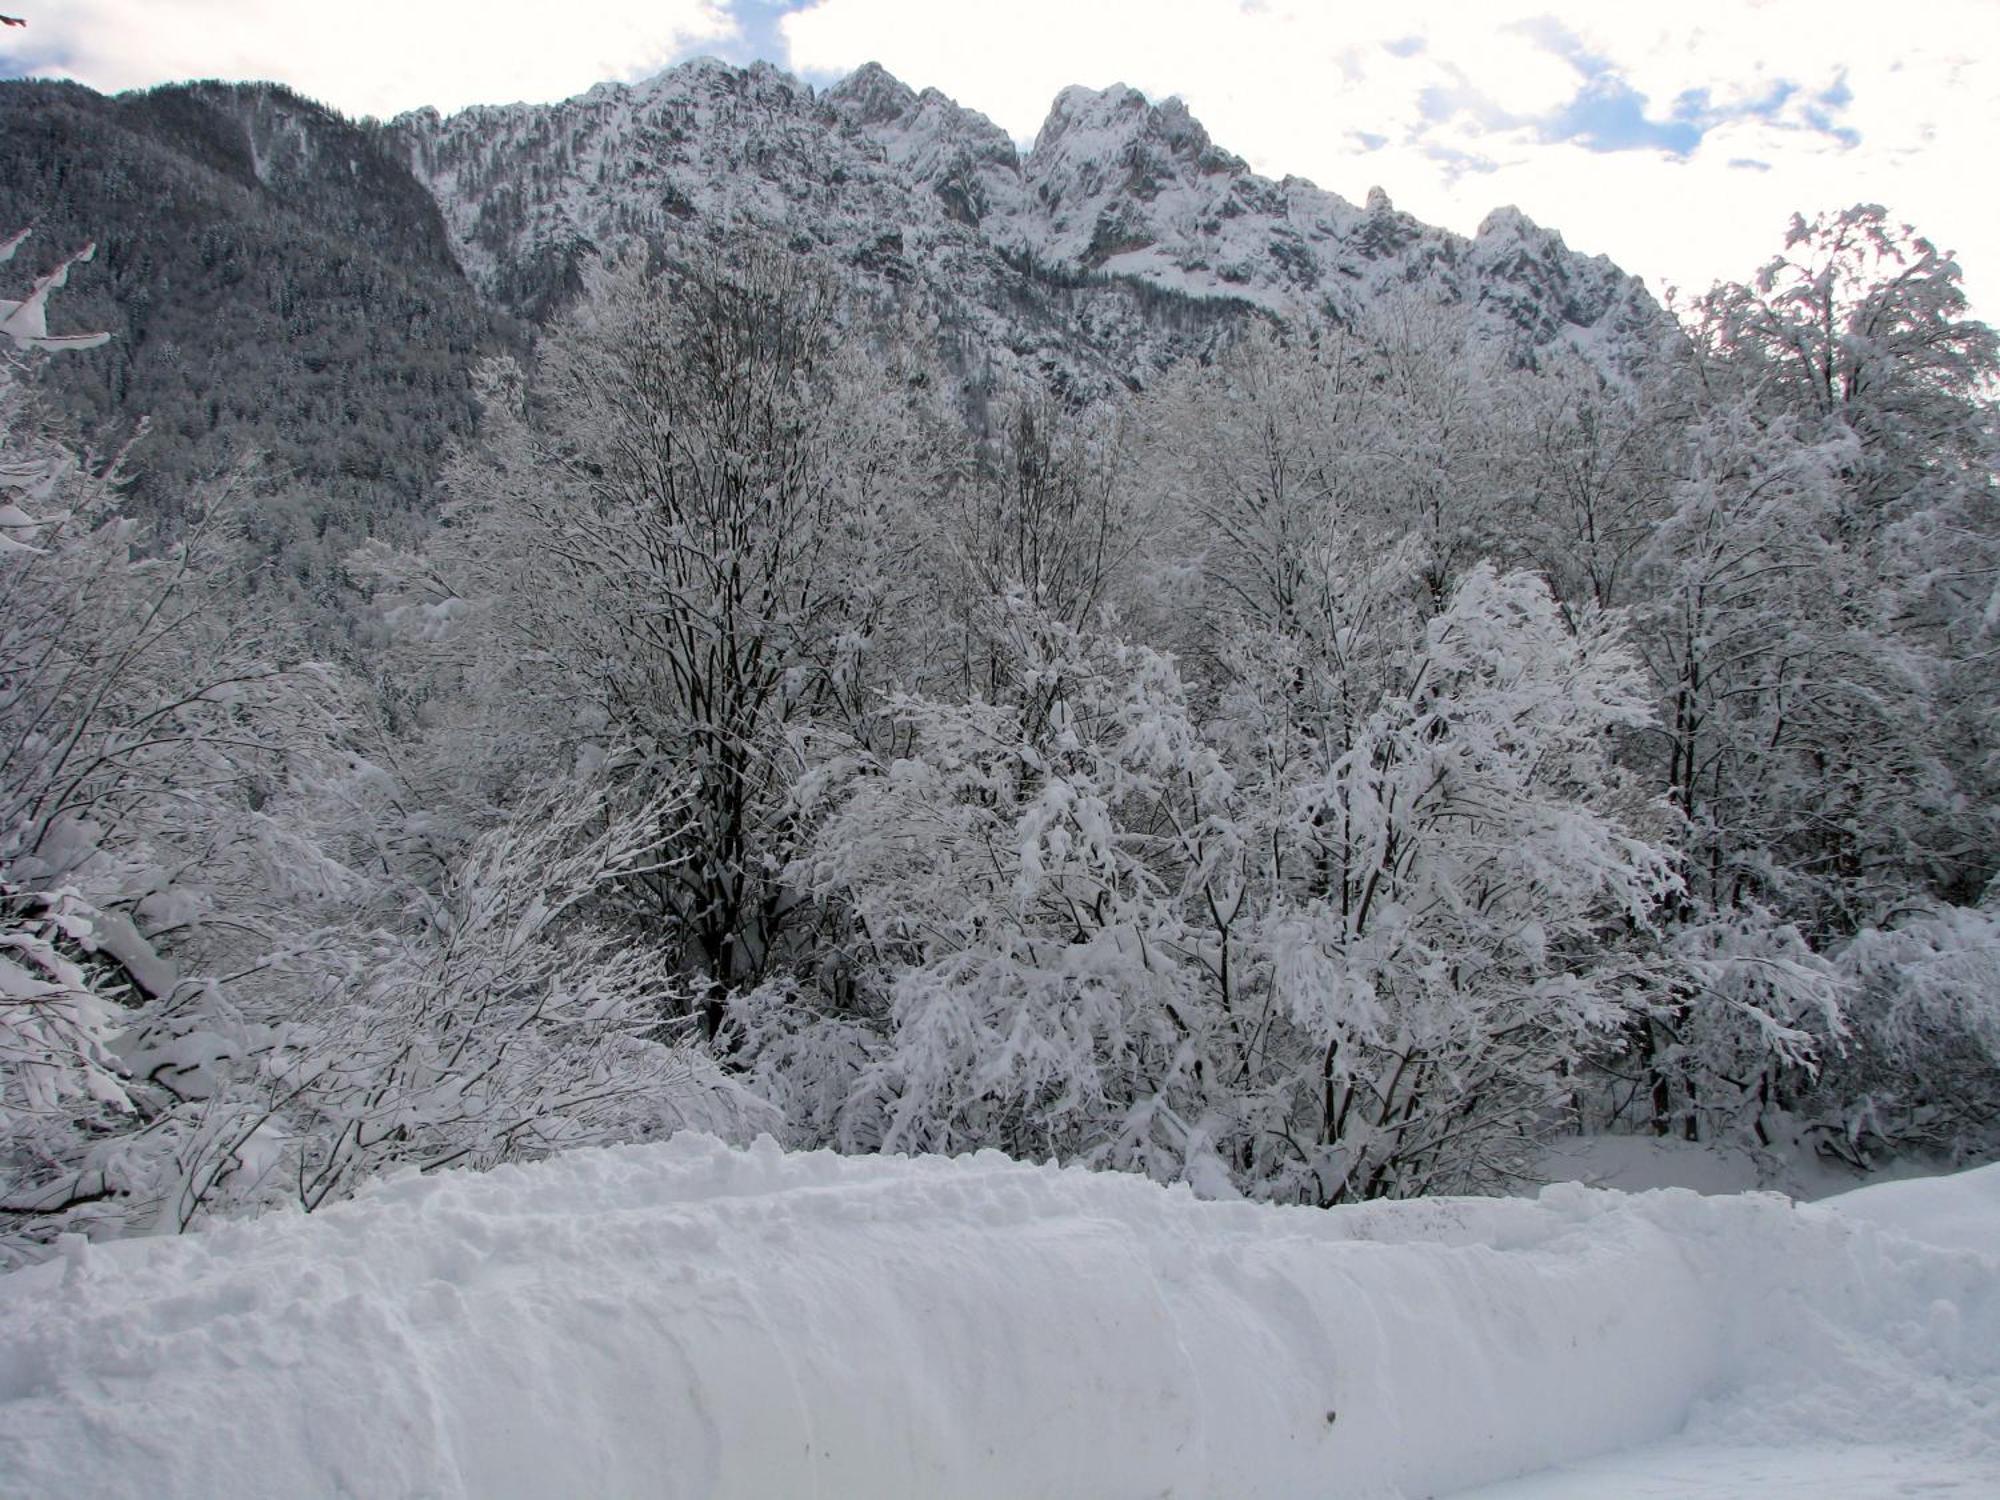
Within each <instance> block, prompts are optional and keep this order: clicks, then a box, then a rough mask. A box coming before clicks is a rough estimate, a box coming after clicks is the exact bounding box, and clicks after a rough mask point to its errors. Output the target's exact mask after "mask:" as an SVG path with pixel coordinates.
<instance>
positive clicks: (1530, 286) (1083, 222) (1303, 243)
mask: <svg viewBox="0 0 2000 1500" xmlns="http://www.w3.org/2000/svg"><path fill="white" fill-rule="evenodd" d="M392 130H393V132H394V134H395V135H396V136H397V137H398V138H399V139H400V140H401V141H402V142H403V143H404V145H405V149H407V151H408V153H409V159H410V163H411V166H412V168H413V170H414V171H415V172H416V173H417V175H418V176H419V177H420V178H421V179H422V180H423V181H424V182H425V183H426V184H428V186H429V187H430V189H431V191H432V192H433V193H434V194H435V196H436V197H437V200H438V202H439V205H440V207H441V208H442V209H443V212H444V216H445V221H446V224H447V225H448V226H449V229H450V232H451V235H452V237H453V241H454V243H455V244H456V246H457V247H458V250H459V254H460V259H461V262H462V263H463V264H464V265H465V266H466V268H467V270H468V272H469V274H471V276H472V277H473V279H474V280H475V282H477V283H478V284H479V285H480V286H481V287H482V289H483V290H485V291H486V292H487V293H488V295H490V296H492V297H493V298H494V299H495V300H496V301H498V302H499V303H501V304H502V305H503V306H506V307H508V308H509V309H510V310H512V311H515V312H518V313H522V314H524V315H528V316H534V315H536V314H537V313H539V312H541V311H542V310H543V309H545V308H546V307H547V306H549V305H550V304H551V303H552V302H553V301H554V300H556V299H559V297H560V296H561V294H562V291H563V288H564V287H565V286H566V285H567V284H568V281H569V278H570V276H571V275H572V274H573V268H574V265H575V262H576V259H577V257H578V256H579V255H581V254H583V253H586V252H588V251H590V250H593V249H601V248H605V247H608V246H610V245H613V244H616V243H618V242H620V241H622V240H625V239H628V238H631V237H635V236H636V237H643V238H646V239H649V240H652V241H654V242H656V243H669V244H670V243H672V242H674V241H676V240H681V239H685V238H689V237H698V236H700V235H702V234H704V233H708V234H719V233H724V232H727V230H728V229H729V227H730V226H733V225H735V224H737V223H739V222H740V221H742V220H743V219H745V218H750V219H754V220H757V221H759V222H761V223H763V224H765V225H768V226H770V227H772V228H774V229H776V230H777V231H779V232H781V233H784V234H788V235H791V236H793V237H794V238H795V239H796V240H797V241H798V242H799V243H801V244H802V245H806V244H809V245H812V246H814V247H816V248H818V249H819V250H821V251H822V252H825V253H827V254H829V255H831V256H832V257H833V258H835V259H836V260H838V261H840V262H841V263H843V264H844V265H846V266H847V267H848V268H849V270H850V272H851V274H852V275H853V276H854V278H855V280H856V281H857V283H859V284H860V285H862V286H865V287H867V288H868V289H869V291H870V292H871V294H872V295H874V296H875V297H877V298H879V299H880V300H882V301H883V302H884V303H885V305H895V306H899V307H914V308H915V309H916V310H918V311H919V312H921V313H923V314H926V315H929V316H933V317H935V318H937V319H938V320H939V321H940V322H941V323H942V324H943V326H944V327H945V329H946V330H948V333H949V335H950V336H952V337H957V338H960V339H963V340H966V341H968V342H969V343H970V344H971V346H972V347H974V348H977V349H979V350H981V351H982V352H984V353H986V354H987V355H989V356H990V357H991V358H993V359H994V360H995V361H996V362H997V363H998V364H1000V365H1002V366H1010V367H1012V370H1013V372H1014V373H1018V374H1028V375H1035V376H1039V377H1040V378H1043V379H1053V380H1054V382H1055V383H1056V384H1058V385H1060V386H1064V387H1068V388H1072V389H1075V390H1078V391H1079V392H1082V393H1090V392H1092V391H1093V390H1094V389H1095V388H1101V387H1105V386H1108V385H1111V384H1115V383H1117V382H1119V381H1125V382H1128V383H1129V382H1131V381H1134V380H1143V379H1144V378H1145V377H1146V376H1147V375H1149V374H1150V373H1152V372H1154V371H1156V370H1158V369H1159V368H1160V367H1162V366H1163V365H1164V364H1166V363H1169V362H1171V361H1172V360H1174V359H1178V358H1183V357H1187V356H1190V355H1194V356H1199V355H1200V354H1202V353H1204V352H1206V351H1207V349H1208V348H1209V347H1210V346H1211V345H1212V343H1213V341H1214V339H1215V338H1216V337H1217V335H1218V333H1220V332H1222V331H1224V329H1225V328H1226V327H1227V326H1230V325H1233V324H1234V323H1235V322H1238V321H1240V319H1241V318H1242V317H1243V316H1246V315H1249V314H1252V313H1262V314H1268V315H1271V316H1275V317H1277V318H1280V319H1284V320H1291V319H1296V318H1298V317H1300V316H1302V315H1316V316H1320V317H1325V318H1328V319H1331V320H1333V321H1336V322H1352V321H1354V320H1356V319H1357V318H1359V317H1360V316H1362V315H1363V313H1364V312H1365V310H1366V309H1367V308H1368V307H1369V306H1370V305H1371V304H1374V303H1378V302H1379V301H1380V300H1381V299H1382V298H1384V297H1385V296H1389V295H1392V294H1403V293H1408V294H1412V295H1415V296H1417V297H1419V298H1422V299H1426V300H1429V301H1432V302H1436V303H1439V304H1448V305H1459V306H1464V307H1466V308H1467V309H1468V310H1469V312H1470V316H1471V319H1472V323H1473V326H1474V328H1475V330H1476V331H1477V332H1479V333H1480V334H1481V335H1483V336H1485V337H1487V338H1490V339H1493V340H1496V341H1499V342H1501V343H1503V344H1504V345H1506V346H1507V347H1508V348H1509V349H1510V351H1513V352H1516V353H1518V354H1523V355H1525V354H1527V353H1529V352H1530V351H1532V350H1535V349H1537V348H1541V347H1544V346H1548V345H1551V344H1557V343H1562V344H1568V345H1571V346H1575V347H1579V348H1582V349H1585V350H1587V351H1589V352H1591V353H1592V354H1593V356H1594V357H1596V358H1598V359H1600V360H1602V361H1603V362H1605V363H1607V364H1609V365H1613V366H1619V365H1625V364H1629V363H1630V362H1632V361H1633V360H1635V359H1638V358H1640V357H1642V351H1643V350H1645V349H1646V348H1648V347H1650V345H1651V343H1652V341H1653V340H1654V339H1655V338H1656V337H1657V333H1658V330H1659V328H1660V326H1661V321H1660V320H1661V313H1660V311H1659V308H1658V306H1657V305H1656V304H1655V303H1654V301H1653V300H1652V298H1651V297H1650V296H1649V295H1648V294H1647V293H1646V291H1645V289H1644V287H1643V286H1642V285H1641V284H1640V283H1639V282H1638V281H1637V280H1636V279H1634V278H1632V277H1630V276H1627V275H1625V274H1624V273H1623V272H1621V271H1620V270H1619V269H1618V268H1617V267H1616V266H1614V265H1613V264H1611V262H1610V261H1608V260H1606V259H1604V258H1602V257H1586V256H1581V255H1578V254H1576V253H1574V252H1572V251H1570V250H1569V249H1568V248H1567V247H1566V246H1565V245H1564V244H1563V242H1562V239H1561V237H1560V236H1559V235H1557V234H1555V233H1553V232H1551V231H1549V230H1545V229H1542V228H1540V227H1538V226H1536V225H1535V224H1533V223H1532V222H1530V221H1529V220H1528V219H1527V218H1526V217H1525V216H1523V215H1521V214H1520V213H1519V212H1518V211H1516V210H1513V209H1502V210H1499V211H1497V212H1495V213H1494V214H1493V215H1491V216H1489V218H1488V219H1487V220H1486V222H1485V223H1484V224H1483V225H1481V227H1480V230H1479V233H1478V234H1477V235H1476V236H1474V237H1473V238H1472V239H1470V240H1468V239H1465V238H1464V237H1462V236H1458V235H1454V234H1451V233H1449V232H1447V231H1444V230H1440V229H1435V228H1432V227H1429V226H1427V225H1424V224H1421V223H1419V222H1418V221H1417V220H1415V219H1414V218H1412V217H1410V216H1409V215H1408V214H1404V213H1399V212H1397V211H1396V209H1395V208H1394V207H1393V206H1392V205H1391V203H1390V202H1389V199H1388V198H1387V196H1386V195H1385V194H1382V193H1380V192H1379V191H1378V192H1376V193H1373V194H1371V195H1370V197H1369V201H1368V203H1367V204H1366V205H1364V206H1361V207H1356V206H1355V205H1354V204H1352V203H1349V202H1348V201H1347V200H1345V199H1343V198H1341V197H1340V196H1338V195H1337V194H1334V193H1330V192H1326V191H1324V190H1322V189H1320V188H1317V187H1315V186H1313V184H1311V183H1309V182H1306V181H1304V180H1303V179H1299V178H1286V179H1284V180H1283V181H1282V182H1272V181H1270V180H1269V179H1267V178H1263V177H1260V176H1258V175H1257V174H1256V173H1254V172H1252V171H1251V170H1250V169H1249V168H1248V166H1246V165H1245V163H1244V162H1243V161H1242V160H1241V159H1240V158H1239V157H1236V156H1233V155H1231V154H1229V153H1228V152H1227V151H1224V150H1222V149H1220V148H1219V147H1217V146H1216V145H1215V144H1214V143H1213V142H1212V141H1211V140H1210V139H1209V137H1208V133H1207V132H1206V131H1205V130H1203V128H1202V127H1201V125H1200V124H1199V122H1197V121H1196V120H1195V119H1194V118H1193V116H1192V115H1190V114H1189V113H1188V111H1187V109H1186V107H1185V106H1184V105H1182V104H1181V103H1180V102H1179V101H1178V100H1168V101H1167V102H1165V103H1162V104H1153V103H1150V102H1148V101H1147V100H1146V99H1145V97H1144V96H1142V95H1141V94H1139V93H1137V92H1135V91H1134V90H1132V89H1129V88H1125V87H1122V86H1117V87H1113V88H1109V89H1105V90H1102V91H1094V90H1090V89H1084V88H1071V89H1066V90H1064V91H1063V93H1062V94H1061V95H1059V96H1058V97H1057V99H1056V101H1055V104H1054V107H1053V108H1052V110H1051V111H1050V114H1049V117H1048V120H1047V122H1046V123H1045V124H1044V125H1043V126H1042V129H1041V132H1040V134H1039V135H1038V136H1037V137H1036V139H1035V142H1034V145H1033V147H1032V149H1031V150H1029V151H1028V152H1026V153H1025V154H1022V153H1020V152H1018V151H1017V150H1016V149H1015V146H1014V143H1013V142H1012V141H1011V140H1010V139H1009V138H1008V137H1007V135H1006V133H1005V132H1004V131H1002V130H1001V129H1000V127H999V126H997V125H995V124H994V123H993V122H992V121H990V120H988V119H987V118H986V117H985V116H983V115H980V114H978V113H976V112H975V111H972V110H968V109H964V108H962V107H961V106H959V105H957V104H955V103H954V102H953V101H951V100H950V99H948V98H946V97H945V96H944V95H942V94H940V93H939V92H937V91H936V90H935V89H927V90H924V91H923V92H921V93H919V92H917V91H916V90H913V89H911V88H910V87H908V86H907V85H905V84H903V83H901V82H899V81H898V80H896V79H895V78H893V77H891V76H890V75H889V74H888V73H887V72H886V71H884V70H883V69H882V68H881V67H879V66H877V65H875V64H870V65H868V66H866V67H864V68H862V69H860V70H859V71H858V72H856V73H854V74H853V75H852V76H851V77H849V78H847V79H846V80H844V81H843V82H841V83H840V84H838V85H836V86H835V87H833V88H831V89H828V90H826V91H825V92H824V93H816V92H815V91H814V90H813V89H811V88H810V87H808V86H806V85H805V84H802V83H800V82H799V81H798V80H796V79H794V78H791V77H789V76H788V75H786V74H784V73H782V72H780V71H778V70H777V69H775V68H773V67H771V66H769V65H768V64H763V63H759V64H755V65H753V66H751V67H750V68H747V69H736V68H732V67H729V66H727V65H725V64H723V63H719V62H714V61H712V60H703V61H697V62H693V63H688V64H685V65H683V66H681V67H679V68H675V69H673V70H671V71H669V72H666V73H662V74H661V75H659V76H658V77H656V78H653V79H651V80H649V81H647V82H644V83H640V84H636V85H631V86H624V85H614V84H607V85H601V86H599V87H598V88H595V89H592V90H591V91H590V92H589V93H587V94H584V95H582V96H580V97H578V98H576V99H571V100H567V101H565V102H563V103H561V104H555V105H548V106H532V105H515V106H509V107H506V108H478V109H471V110H466V111H464V112H462V113H460V114H456V115H453V116H451V117H449V118H445V117H441V116H439V115H438V114H436V113H435V112H433V111H424V112H420V113H417V114H413V115H406V116H403V117H402V118H400V119H398V120H397V121H395V122H394V124H393V126H392ZM1051 291H1060V292H1064V293H1067V294H1068V295H1067V296H1065V297H1061V298H1054V299H1051V298H1049V296H1048V294H1049V293H1050V292H1051ZM1042 304H1046V305H1042ZM1031 309H1032V310H1033V311H1034V312H1038V313H1040V314H1041V316H1033V315H1025V314H1028V313H1029V311H1030V310H1031Z"/></svg>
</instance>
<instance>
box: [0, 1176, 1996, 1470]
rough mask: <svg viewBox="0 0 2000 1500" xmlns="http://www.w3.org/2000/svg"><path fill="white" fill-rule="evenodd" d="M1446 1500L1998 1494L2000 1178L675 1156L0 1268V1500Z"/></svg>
mask: <svg viewBox="0 0 2000 1500" xmlns="http://www.w3.org/2000/svg"><path fill="white" fill-rule="evenodd" d="M1605 1455H1608V1456H1605ZM1522 1475H1528V1476H1532V1477H1529V1478H1526V1479H1520V1478H1515V1477H1514V1476H1522ZM1509 1480H1512V1482H1505V1483H1503V1482H1502V1481H1509ZM1482 1484H1484V1485H1491V1486H1494V1487H1493V1488H1490V1489H1487V1490H1485V1491H1482V1492H1481V1493H1482V1494H1484V1495H1485V1496H1486V1497H1487V1500H1501V1497H1506V1500H1528V1497H1550V1496H1559V1497H1578V1496H1593V1497H1596V1496H1607V1495H1610V1496H1644V1495H1674V1496H1703V1497H1706V1496H1719V1495H1758V1496H1788V1495H1801V1496H1803V1495H1812V1496H1815V1497H1825V1496H1850V1497H1854V1496H1889V1495H1904V1494H1916V1493H1926V1494H1935V1493H1952V1492H1954V1489H1955V1492H1956V1493H1960V1494H1964V1495H1968V1496H1969V1495H1974V1494H1980V1495H1992V1494H2000V1168H1988V1169H1984V1170H1981V1171H1977V1172H1970V1173H1964V1174H1961V1175H1959V1176H1957V1177H1954V1178H1950V1179H1938V1180H1931V1181H1924V1182H1912V1183H1893V1184H1887V1185H1884V1186H1880V1187H1873V1188H1868V1189H1864V1190H1862V1191H1860V1192H1857V1193H1854V1194H1850V1195H1848V1196H1846V1197H1845V1198H1842V1199H1839V1200H1835V1201H1834V1202H1833V1203H1832V1204H1831V1205H1828V1206H1800V1207H1795V1206H1793V1205H1792V1204H1791V1203H1790V1202H1788V1201H1786V1200H1785V1199H1783V1198H1779V1197H1775V1196H1766V1195H1749V1196H1736V1197H1706V1198H1704V1197H1698V1196H1696V1195H1695V1194H1693V1193H1689V1192H1678V1191H1676V1192H1657V1193H1647V1194H1641V1195H1633V1196H1626V1195H1622V1194H1619V1193H1615V1192H1603V1191H1595V1190H1591V1189H1586V1188H1582V1187H1577V1186H1559V1187H1553V1188H1550V1189H1548V1190H1546V1191H1544V1193H1543V1194H1542V1195H1541V1197H1540V1198H1539V1199H1538V1200H1529V1199H1502V1200H1464V1199H1460V1200H1440V1201H1432V1202H1425V1203H1415V1204H1403V1205H1385V1206H1376V1207H1368V1208H1357V1209H1350V1210H1342V1211H1336V1212H1331V1213H1321V1212H1316V1211H1311V1210H1302V1209H1270V1208H1259V1207H1253V1206H1249V1205H1244V1204H1212V1203H1201V1202H1197V1201H1196V1200H1195V1199H1194V1198H1193V1197H1191V1196H1190V1195H1188V1194H1187V1193H1186V1192H1185V1191H1182V1190H1173V1191H1169V1190H1163V1189H1160V1188H1157V1187H1154V1186H1152V1185H1150V1184H1148V1183H1146V1182H1143V1181H1139V1180H1136V1179H1132V1178H1125V1177H1111V1176H1093V1175H1089V1174H1086V1173H1083V1172H1078V1171H1065V1170H1058V1169H1054V1168H1044V1167H1035V1166H1026V1165H1021V1164H1018V1163H1014V1162H1010V1161H1007V1160H1005V1159H1003V1158H1000V1157H997V1156H981V1157H976V1158H971V1159H967V1160H960V1161H944V1160H938V1159H922V1160H914V1161H910V1160H899V1159H881V1158H839V1157H834V1156H829V1155H824V1154H814V1155H788V1154H786V1153H783V1152H781V1151H779V1150H778V1149H776V1148H775V1147H772V1146H770V1145H769V1144H768V1143H764V1144H763V1145H761V1146H760V1147H757V1148H752V1149H751V1150H749V1151H734V1150H731V1149H729V1148H727V1147H724V1146H722V1145H721V1144H719V1143H717V1142H714V1141H712V1140H709V1139H707V1138H705V1137H698V1136H683V1137H680V1138H677V1139H676V1140H674V1141H672V1142H670V1143H668V1144H666V1145H664V1146H655V1147H633V1148H624V1149H618V1150H610V1151H593V1152H581V1153H577V1154H575V1155H572V1156H569V1157H565V1158H562V1159H559V1160H556V1161H551V1162H548V1163H544V1164H542V1165H539V1166H536V1167H532V1168H522V1169H512V1168H509V1169H503V1170H499V1171H495V1172H492V1173H489V1174H486V1175H471V1174H444V1175H440V1176H436V1177H431V1178H415V1177H411V1178H405V1179H402V1180H398V1181H392V1182H388V1183H384V1184H382V1185H379V1186H377V1187H375V1188H373V1189H372V1190H370V1191H368V1192H366V1193H364V1194H363V1195H362V1197H361V1198H360V1199H359V1200H357V1201H355V1202H353V1203H351V1204H347V1205H344V1206H341V1207H338V1208H335V1209H331V1210H329V1211H326V1212H324V1213H321V1214H319V1215H316V1216H314V1217H312V1218H310V1219H308V1218H305V1217H302V1216H298V1215H276V1216H271V1217H267V1218H264V1219H261V1220H258V1221H255V1222H250V1223H240V1224H230V1225H225V1226H222V1227H219V1228H217V1229H214V1230H212V1231H210V1232H208V1233H205V1234H201V1235H197V1236H192V1237H188V1238H183V1239H178V1240H155V1241H143V1242H130V1243H125V1244H118V1245H110V1246H95V1247H89V1248H86V1247H84V1246H83V1245H82V1244H81V1242H78V1243H77V1244H75V1245H74V1246H72V1247H71V1248H70V1250H69V1253H67V1254H65V1255H63V1256H61V1257H59V1258H58V1259H57V1260H55V1261H53V1262H51V1263H49V1264H47V1265H43V1266H38V1267H35V1268H33V1269H31V1270H27V1271H22V1272H17V1273H15V1274H13V1275H11V1276H8V1277H5V1278H0V1493H4V1494H6V1495H9V1496H12V1495H17V1494H18V1495H23V1496H26V1495H36V1496H41V1495H66V1496H112V1495H128V1494H147V1495H158V1496H174V1495H186V1496H196V1495H199V1496H204V1497H211V1496H212V1497H226V1496H237V1495H244V1496H248V1495H258V1496H267V1495H284V1496H318V1495H361V1496H371V1497H390V1496H435V1497H445V1496H468V1497H470V1496H479V1497H504V1496H537V1497H541V1496H592V1497H613V1496H625V1495H649V1496H653V1495H662V1496H743V1497H755V1500H783V1497H792V1496H817V1497H847V1496H853V1497H866V1500H889V1497H959V1496H968V1497H970V1496H992V1497H996V1500H998V1497H1005V1500H1027V1497H1032V1496H1050V1497H1056V1496H1061V1497H1077V1500H1114V1497H1122V1496H1131V1497H1134V1500H1137V1497H1162V1496H1173V1497H1180V1500H1193V1497H1231V1500H1235V1497H1252V1496H1289V1497H1331V1496H1356V1495H1409V1496H1415V1495H1442V1494H1447V1493H1453V1492H1457V1491H1462V1490H1467V1489H1470V1488H1472V1487H1474V1486H1478V1485H1482Z"/></svg>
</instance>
